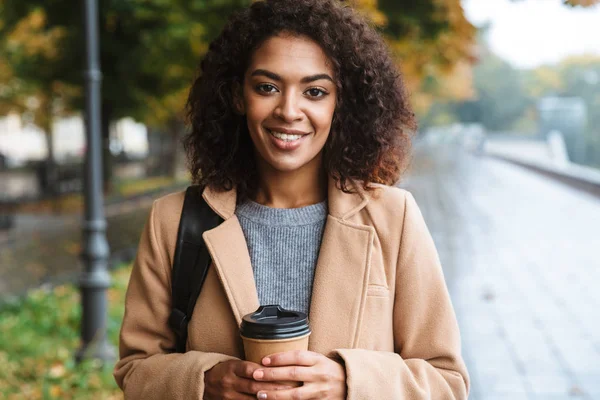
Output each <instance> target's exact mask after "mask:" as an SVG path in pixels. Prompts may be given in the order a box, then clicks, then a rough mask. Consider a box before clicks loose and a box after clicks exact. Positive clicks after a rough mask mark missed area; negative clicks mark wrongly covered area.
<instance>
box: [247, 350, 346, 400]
mask: <svg viewBox="0 0 600 400" xmlns="http://www.w3.org/2000/svg"><path fill="white" fill-rule="evenodd" d="M262 363H263V365H265V366H267V368H265V367H262V368H257V369H255V370H254V373H253V375H252V376H253V377H254V379H256V380H257V381H268V382H277V381H299V382H304V385H303V386H301V387H298V388H291V389H286V390H280V391H274V390H269V389H261V390H260V391H259V392H258V394H257V397H258V399H260V400H265V399H268V400H271V399H277V400H282V399H293V400H299V399H336V400H337V399H345V398H346V370H345V368H344V367H343V366H342V365H341V364H340V363H338V362H336V361H334V360H332V359H330V358H327V357H325V356H324V355H322V354H319V353H315V352H312V351H288V352H285V353H278V354H273V355H270V356H268V357H265V358H263V360H262Z"/></svg>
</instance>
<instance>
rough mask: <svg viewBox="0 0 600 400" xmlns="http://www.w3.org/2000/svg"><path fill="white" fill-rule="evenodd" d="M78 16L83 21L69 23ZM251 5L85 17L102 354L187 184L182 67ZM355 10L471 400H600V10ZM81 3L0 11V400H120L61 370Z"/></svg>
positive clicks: (153, 3) (477, 1)
mask: <svg viewBox="0 0 600 400" xmlns="http://www.w3.org/2000/svg"><path fill="white" fill-rule="evenodd" d="M81 3H83V2H81ZM249 3H250V0H187V1H183V0H101V1H99V3H98V4H99V23H100V25H99V30H100V57H101V69H102V73H103V80H102V97H101V109H102V131H101V136H102V159H103V167H102V169H103V183H102V189H103V192H104V199H103V200H104V201H103V206H104V212H105V215H106V220H107V222H108V225H107V232H106V238H107V240H108V244H109V246H110V258H109V262H108V265H109V267H110V270H111V277H112V284H111V287H110V289H109V290H108V293H107V296H108V304H109V307H108V308H109V309H108V322H107V324H106V329H107V331H108V338H109V342H110V343H112V344H113V345H114V346H116V345H117V340H118V338H117V336H118V330H119V325H120V320H121V318H122V313H123V298H124V292H125V289H126V285H127V280H128V277H129V273H130V268H131V266H130V263H131V260H132V259H133V257H134V256H135V253H136V246H137V242H138V240H139V234H140V232H141V230H142V228H143V224H144V222H145V219H146V217H147V213H148V210H149V207H150V205H151V203H152V201H153V199H155V198H157V197H160V196H162V195H163V194H166V193H169V192H173V191H177V190H181V189H183V188H185V187H186V186H187V185H188V184H189V178H188V174H187V172H186V166H185V156H184V154H183V149H182V146H181V144H180V140H181V138H182V135H183V134H184V132H185V129H186V128H185V124H184V119H183V117H184V115H183V108H184V104H185V100H186V96H187V91H188V89H189V86H190V84H191V82H192V80H193V78H194V76H195V73H196V67H197V65H198V63H199V60H200V59H201V58H202V56H203V54H204V53H205V52H206V51H207V48H208V44H209V43H210V41H211V40H212V39H213V38H214V37H215V36H216V35H217V34H218V33H219V31H220V29H221V28H222V26H223V24H224V22H225V21H226V19H227V16H228V15H229V14H230V13H231V12H232V11H234V10H236V9H239V8H241V7H244V6H246V5H248V4H249ZM596 3H598V1H596V0H564V1H562V0H463V1H460V0H420V1H418V2H415V1H412V0H356V1H354V2H353V3H352V4H353V6H354V7H356V8H357V9H358V10H360V12H362V13H364V14H365V15H366V16H367V17H368V18H369V19H370V20H371V21H372V22H373V24H374V25H375V26H377V28H378V29H379V30H380V31H381V32H382V34H383V35H385V37H386V40H387V41H388V43H389V45H390V49H391V51H392V53H393V55H394V57H396V59H397V60H398V65H399V68H400V69H401V70H402V72H403V74H404V76H405V79H406V81H407V84H408V86H409V89H410V92H411V97H412V101H413V105H414V108H415V110H416V113H417V116H418V119H419V124H420V128H419V131H418V133H417V135H416V138H415V143H414V154H413V161H412V164H411V166H410V169H409V170H408V171H407V173H406V175H405V176H404V178H403V179H402V180H401V182H400V183H399V186H401V187H404V188H406V189H408V190H410V191H411V192H412V193H413V194H414V196H415V198H416V199H417V202H418V204H419V206H420V207H421V209H422V212H423V215H424V217H425V219H426V221H427V224H428V226H429V229H430V231H431V233H432V235H433V237H434V240H435V242H436V246H437V248H438V251H439V253H440V258H441V261H442V264H443V266H444V273H445V277H446V281H447V283H448V287H449V289H450V293H451V296H452V300H453V303H454V307H455V309H456V312H457V316H458V319H459V324H460V327H461V333H462V340H463V353H464V356H465V359H466V361H467V364H468V367H469V371H470V374H471V378H472V390H471V396H470V398H471V399H476V400H482V399H507V400H508V399H511V400H520V399H527V400H535V399H547V400H558V399H586V400H591V399H600V334H599V333H598V330H599V328H600V291H599V290H598V289H597V286H598V284H599V283H600V261H599V257H598V249H599V248H600V234H599V233H598V226H600V170H599V169H598V168H600V6H599V5H597V4H596ZM84 54H85V35H84V25H83V11H82V5H81V4H80V2H72V1H69V0H27V1H23V0H0V399H2V398H7V399H55V398H56V399H58V398H60V399H88V398H89V399H117V398H122V395H121V394H120V392H119V390H118V389H117V387H116V385H115V383H114V381H113V379H112V376H111V369H112V365H111V364H110V363H101V362H99V361H98V360H93V359H90V360H86V361H84V362H82V363H76V362H75V361H74V355H75V352H76V350H77V349H78V348H79V345H80V328H79V326H80V321H81V315H82V311H81V306H80V294H79V289H78V283H77V282H78V277H79V276H80V274H81V271H82V270H83V269H84V266H83V262H82V260H81V257H80V255H81V253H82V246H83V245H84V241H83V238H82V215H83V212H84V196H83V195H82V192H83V190H84V187H85V181H84V176H85V174H84V156H85V153H86V139H85V138H86V136H85V127H84V121H83V118H82V115H83V112H84V105H85V85H84V83H85V82H84V70H85V68H86V67H85V58H84Z"/></svg>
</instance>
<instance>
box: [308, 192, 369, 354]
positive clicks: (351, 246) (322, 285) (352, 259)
mask: <svg viewBox="0 0 600 400" xmlns="http://www.w3.org/2000/svg"><path fill="white" fill-rule="evenodd" d="M328 196H329V213H330V215H329V216H328V218H327V223H326V225H325V232H324V233H323V240H322V242H321V249H320V252H319V258H318V261H317V268H316V271H315V278H314V283H313V293H312V300H311V308H310V315H309V317H310V318H309V319H310V324H311V328H312V331H313V333H312V335H311V338H310V347H311V349H312V350H313V351H316V352H319V353H326V352H327V351H329V349H332V348H333V349H342V348H354V347H356V346H357V345H358V343H357V341H358V331H359V328H360V324H361V321H362V313H363V309H364V305H365V300H366V292H367V284H368V276H369V268H370V266H371V263H370V260H371V251H372V247H373V236H374V230H373V228H372V227H370V226H367V225H360V224H355V223H350V222H348V221H347V220H346V219H347V218H349V217H350V216H352V215H354V214H356V212H358V211H359V210H361V209H362V208H363V207H364V206H365V205H366V203H367V202H368V199H367V197H366V196H365V194H364V193H363V192H362V190H360V189H358V193H354V194H348V193H344V192H342V191H341V190H339V189H337V188H335V184H334V182H330V185H329V193H328Z"/></svg>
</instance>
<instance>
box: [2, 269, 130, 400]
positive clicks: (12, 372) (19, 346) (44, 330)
mask: <svg viewBox="0 0 600 400" xmlns="http://www.w3.org/2000/svg"><path fill="white" fill-rule="evenodd" d="M130 273H131V267H127V268H120V269H117V270H116V271H114V272H113V273H112V274H111V275H112V286H111V288H110V289H109V291H108V301H109V319H108V336H109V340H110V342H111V343H112V344H113V345H115V347H117V345H118V335H119V329H120V325H121V320H122V318H123V307H124V301H125V291H126V288H127V282H128V280H129V275H130ZM79 297H80V296H79V289H78V288H77V287H76V286H74V285H71V284H68V285H61V286H57V287H55V288H52V289H37V290H35V291H32V292H31V293H30V294H28V295H27V296H25V297H23V298H20V299H16V300H11V301H9V302H6V303H3V304H2V305H0V398H2V399H102V400H107V399H122V398H123V395H122V393H121V391H120V390H119V388H118V387H117V385H116V383H115V381H114V379H113V377H112V369H113V365H105V366H101V365H98V364H97V363H94V362H91V361H87V362H83V363H81V364H79V365H76V364H75V362H74V354H75V351H76V350H77V348H78V347H79V321H80V317H81V306H80V302H79Z"/></svg>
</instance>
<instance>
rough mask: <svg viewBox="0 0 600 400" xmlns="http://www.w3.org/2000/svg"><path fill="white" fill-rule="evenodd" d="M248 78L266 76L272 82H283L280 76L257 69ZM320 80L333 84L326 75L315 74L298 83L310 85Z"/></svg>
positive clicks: (331, 79)
mask: <svg viewBox="0 0 600 400" xmlns="http://www.w3.org/2000/svg"><path fill="white" fill-rule="evenodd" d="M250 76H266V77H267V78H269V79H273V80H274V81H279V82H281V81H282V80H283V79H282V78H281V76H279V75H277V74H276V73H274V72H271V71H267V70H266V69H257V70H255V71H254V72H252V74H250ZM321 79H325V80H328V81H331V82H333V78H332V77H330V76H329V75H327V74H316V75H310V76H305V77H304V78H302V79H301V80H300V82H301V83H310V82H314V81H318V80H321Z"/></svg>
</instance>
